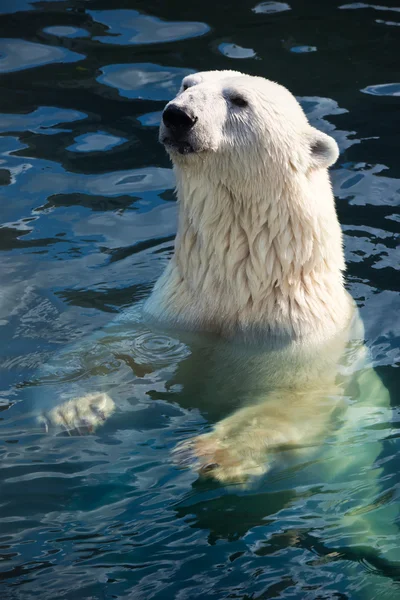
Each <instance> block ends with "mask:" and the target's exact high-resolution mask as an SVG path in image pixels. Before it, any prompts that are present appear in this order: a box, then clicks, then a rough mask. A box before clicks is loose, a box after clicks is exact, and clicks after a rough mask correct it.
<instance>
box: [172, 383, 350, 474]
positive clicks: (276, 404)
mask: <svg viewBox="0 0 400 600" xmlns="http://www.w3.org/2000/svg"><path fill="white" fill-rule="evenodd" d="M338 400H339V396H337V395H331V394H329V395H327V394H326V393H323V392H322V391H320V392H318V393H315V391H313V392H311V391H310V392H309V393H307V392H305V393H304V392H303V393H301V394H299V393H293V392H292V393H291V394H289V393H286V394H284V393H283V392H275V393H272V394H270V395H269V397H268V399H267V400H266V401H264V402H262V403H260V404H257V405H253V406H249V407H245V408H242V409H240V410H238V411H236V412H235V413H234V414H233V415H231V416H230V417H227V418H226V419H223V420H222V421H220V422H219V423H217V424H216V425H215V426H214V428H213V430H212V431H211V432H210V433H206V434H203V435H200V436H197V437H195V438H193V439H191V440H187V441H184V442H182V443H180V444H179V445H178V446H177V447H176V448H175V449H174V456H175V459H176V462H177V463H178V464H181V465H190V466H192V467H195V468H196V469H197V470H198V471H199V473H200V474H201V475H203V476H206V477H212V478H214V479H217V480H218V481H221V482H223V483H228V482H243V481H246V480H247V479H249V478H251V477H254V476H259V475H262V474H264V473H266V472H267V471H268V470H269V469H270V468H271V465H272V463H273V462H274V452H276V451H277V450H279V449H283V448H290V447H292V448H293V447H299V446H304V445H313V444H315V443H316V441H317V440H318V439H320V438H321V436H322V435H323V434H324V433H326V432H327V431H328V423H329V421H330V417H331V414H332V411H333V410H334V408H336V407H337V406H338Z"/></svg>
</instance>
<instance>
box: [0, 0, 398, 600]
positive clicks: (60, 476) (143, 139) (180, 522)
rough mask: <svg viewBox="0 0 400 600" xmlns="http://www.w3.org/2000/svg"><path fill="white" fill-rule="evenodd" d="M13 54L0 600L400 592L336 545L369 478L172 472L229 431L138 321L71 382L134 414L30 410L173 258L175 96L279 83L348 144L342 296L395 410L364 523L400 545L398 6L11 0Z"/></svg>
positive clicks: (6, 113) (363, 552) (0, 168)
mask: <svg viewBox="0 0 400 600" xmlns="http://www.w3.org/2000/svg"><path fill="white" fill-rule="evenodd" d="M0 36H1V39H0V85H1V93H0V113H1V114H0V185H1V192H2V193H1V202H0V223H1V229H0V250H1V257H0V273H1V289H0V332H1V347H0V353H1V355H0V407H1V409H2V413H1V416H2V419H1V431H0V440H1V459H2V463H1V473H0V560H1V564H0V597H1V598H2V599H4V600H8V599H10V600H11V599H12V600H14V599H19V598H36V597H37V598H40V599H41V600H42V599H43V600H53V599H54V598H58V597H60V598H61V597H62V598H65V599H68V600H81V599H96V600H98V599H99V600H100V599H101V600H103V599H104V600H105V599H107V600H109V599H111V598H118V599H122V598H132V599H133V598H134V599H135V600H136V599H143V600H147V599H150V598H151V599H153V598H154V599H157V600H158V599H160V600H161V599H162V600H170V599H171V600H172V599H174V600H175V599H179V600H184V599H189V598H190V599H192V598H199V599H200V598H202V599H203V598H216V599H218V600H221V599H223V598H241V599H243V600H244V599H246V600H250V599H252V600H255V599H261V598H293V599H296V600H303V599H331V598H340V599H346V598H350V599H352V598H356V597H357V598H358V597H363V595H366V594H368V590H373V591H372V592H371V594H372V595H370V596H368V597H369V598H371V597H374V598H379V599H381V598H390V599H392V598H393V600H395V599H396V598H399V597H400V587H399V586H400V583H399V581H400V571H399V568H398V566H396V565H391V564H389V563H388V562H387V561H385V560H384V559H383V558H382V557H381V555H380V551H379V549H380V548H381V549H382V548H383V547H385V544H386V545H388V544H389V538H378V537H376V536H375V537H374V535H373V534H371V536H370V537H369V540H368V543H367V544H365V543H364V544H363V545H361V546H359V545H356V544H354V542H350V541H348V542H343V539H344V538H343V536H341V535H340V522H339V517H337V518H336V515H339V514H340V512H341V507H343V506H346V502H347V501H348V500H349V499H350V498H351V497H352V495H353V494H354V496H357V494H358V496H357V497H359V496H360V495H361V497H362V495H363V491H362V488H361V487H360V486H358V484H357V481H354V480H353V481H352V480H349V481H342V482H339V483H337V484H336V485H328V484H326V482H324V480H323V475H322V476H320V479H319V480H318V479H315V477H314V478H313V477H312V476H311V475H310V473H312V472H313V465H312V464H303V465H300V466H298V468H297V469H292V470H291V469H289V468H288V469H286V470H285V469H282V470H281V471H279V472H275V473H274V474H272V475H271V476H268V475H267V476H266V477H264V478H263V479H262V481H260V482H258V483H257V484H255V485H254V486H253V487H251V488H249V489H245V488H242V487H239V486H225V487H224V486H221V485H218V484H216V483H212V482H211V481H201V480H198V477H197V475H196V474H195V473H194V472H192V471H191V470H185V469H179V468H177V467H176V466H175V465H174V464H173V463H172V461H171V455H170V450H171V448H173V446H174V445H175V444H176V442H178V441H179V440H182V439H185V438H186V437H187V436H189V435H193V434H196V433H199V432H201V431H203V430H204V428H206V427H207V423H208V421H209V420H211V419H212V418H215V415H214V416H213V415H212V410H211V409H210V407H208V408H207V410H206V409H205V407H204V406H203V405H201V404H200V405H199V404H198V403H196V401H195V400H193V402H192V403H191V399H190V398H187V401H186V404H185V405H182V403H181V404H178V403H177V402H176V393H177V390H176V389H175V387H176V386H175V387H174V385H173V384H171V378H172V375H173V370H174V369H173V366H174V364H175V363H176V362H177V361H179V360H181V359H184V358H185V356H186V353H187V352H188V349H187V348H186V347H184V346H182V345H179V344H178V343H176V344H175V343H174V342H173V341H171V340H166V338H162V337H161V338H159V339H155V338H151V339H148V338H146V335H145V334H143V333H142V334H139V333H138V332H136V334H135V335H133V334H132V336H130V334H129V327H128V325H127V336H126V338H125V339H119V340H118V344H119V346H118V351H117V350H115V352H113V353H112V354H111V355H109V354H107V356H105V357H104V356H103V354H102V353H101V352H100V351H99V353H98V355H97V354H96V356H94V357H93V352H94V351H93V348H91V346H90V343H89V347H88V349H87V350H85V351H84V352H83V351H80V354H79V361H78V362H79V365H78V367H77V368H76V373H77V375H76V378H77V379H79V377H81V378H82V377H84V376H85V373H87V367H86V366H85V365H86V363H85V361H86V356H90V360H91V368H92V369H93V361H94V362H95V364H96V369H97V371H96V369H95V371H96V372H95V373H94V375H93V376H96V377H100V378H104V377H108V378H109V379H108V380H109V381H113V377H115V378H117V377H118V386H119V387H118V390H119V394H120V396H121V397H123V400H124V401H125V402H126V404H127V405H129V407H128V408H127V411H126V413H124V412H123V411H122V415H124V414H129V418H126V419H125V417H123V416H122V418H121V416H120V418H119V419H117V420H116V421H112V420H111V421H110V422H109V423H108V424H106V425H105V426H104V427H103V428H100V429H99V430H98V431H97V432H96V433H95V434H93V435H83V436H72V437H69V436H65V435H53V434H51V433H49V434H48V435H46V434H45V432H44V431H43V430H42V429H40V428H39V427H38V426H37V424H36V422H35V421H34V419H33V418H31V415H32V405H33V404H32V403H33V402H34V400H33V398H36V399H38V398H39V401H40V400H41V399H43V402H46V403H47V405H48V406H51V405H56V403H57V402H59V400H60V397H61V396H62V393H63V389H64V388H63V386H64V385H65V378H64V379H63V378H62V377H61V376H60V377H59V378H57V377H53V378H52V379H51V380H50V381H44V380H41V379H40V378H38V376H37V373H38V370H40V369H43V366H45V365H47V364H50V363H51V362H52V361H54V360H55V357H56V356H57V355H58V353H59V352H60V351H61V350H63V349H65V348H66V347H67V346H68V347H69V345H70V344H72V343H76V344H77V346H76V347H78V348H81V347H83V345H84V340H86V339H88V338H89V339H90V335H91V334H94V333H95V332H98V331H99V330H100V329H101V328H102V326H104V325H106V324H107V323H109V322H110V321H111V320H112V319H113V318H114V317H115V316H116V315H117V314H120V313H122V312H123V311H124V310H125V309H127V308H128V307H132V306H135V305H136V304H137V303H138V302H140V301H141V300H143V299H144V298H145V297H146V296H147V295H148V293H149V291H150V289H151V285H152V283H153V282H154V281H155V279H156V278H157V277H158V276H159V274H160V273H161V271H162V269H163V267H164V265H165V263H166V260H167V259H168V257H169V256H170V255H171V252H172V244H173V236H174V233H175V230H176V206H175V203H174V195H173V192H172V190H173V185H174V184H173V177H172V173H171V170H170V164H169V161H168V159H167V157H166V155H165V153H164V150H163V148H162V147H161V146H160V145H159V144H158V142H157V125H158V122H159V118H160V111H161V110H162V108H163V105H164V104H165V102H166V101H167V100H168V99H169V98H171V97H172V96H173V95H174V93H175V91H176V90H177V88H178V86H179V82H180V80H181V78H182V77H183V76H185V75H186V74H188V73H191V72H193V71H197V70H209V69H213V68H215V69H237V70H243V71H246V72H249V73H251V74H255V75H263V76H266V77H268V78H270V79H273V80H276V81H279V82H280V83H282V84H284V85H286V86H287V87H289V88H290V89H291V90H292V91H293V92H294V93H295V94H296V95H297V96H298V97H299V98H300V100H301V102H302V104H303V106H304V108H305V110H306V112H307V114H308V116H309V118H310V120H311V122H312V124H313V125H315V126H317V127H318V128H320V129H322V130H324V131H326V132H328V133H330V134H331V135H333V136H334V137H335V139H336V140H337V141H338V143H339V146H340V149H341V156H340V159H339V161H338V163H337V165H336V166H335V167H334V169H333V171H332V179H333V184H334V190H335V194H336V198H337V208H338V213H339V217H340V221H341V223H342V225H343V230H344V233H345V246H346V258H347V263H348V274H347V282H348V288H349V290H350V291H351V293H352V295H353V296H354V298H355V299H356V300H357V302H358V305H359V306H360V309H361V313H362V317H363V319H364V322H365V325H366V337H367V340H368V345H369V347H370V348H371V352H372V355H373V357H374V360H375V365H376V367H377V371H378V373H379V375H380V377H381V378H382V380H383V382H384V383H385V385H386V386H387V388H388V389H389V391H390V394H391V405H392V409H393V417H392V419H393V420H392V419H388V421H387V423H386V424H385V426H384V427H383V433H382V435H381V452H380V455H379V456H378V458H377V461H376V463H375V464H374V465H371V469H372V471H373V473H374V474H375V477H376V480H377V481H378V484H379V486H378V488H377V491H376V494H375V496H374V501H373V502H372V504H370V505H369V507H368V510H369V511H370V512H373V513H376V516H377V518H378V519H380V520H381V521H382V522H384V524H385V526H386V531H388V530H389V531H390V532H391V535H390V536H389V537H390V543H391V544H392V545H394V546H396V544H397V543H398V544H399V546H400V536H399V534H398V531H399V530H398V510H397V509H398V501H399V484H400V477H399V472H400V469H399V461H400V447H399V443H398V441H399V417H398V408H399V405H400V398H399V392H398V389H399V384H400V379H399V372H400V371H399V366H400V323H399V309H400V295H399V291H400V277H399V249H398V245H399V237H398V234H399V230H400V218H399V210H398V205H399V201H400V166H399V165H400V162H399V158H400V152H399V133H400V132H399V129H400V127H399V125H400V117H399V115H400V71H399V58H398V57H399V56H400V5H396V2H392V1H390V2H389V1H388V0H385V6H381V5H375V4H374V5H372V4H371V5H369V4H366V3H348V4H345V3H341V2H338V1H337V2H336V1H325V2H321V1H317V0H303V1H302V0H289V3H283V2H263V3H259V4H257V3H256V0H251V1H248V0H242V1H240V2H239V1H237V0H233V1H227V0H222V1H221V2H215V0H214V1H212V2H211V1H209V0H203V2H201V3H197V2H184V1H183V0H179V1H177V0H170V1H168V2H160V1H156V0H147V1H146V2H144V1H136V2H134V1H133V0H113V2H108V1H106V0H66V1H63V0H59V1H57V0H43V1H37V2H35V1H34V0H0ZM135 336H136V337H135ZM85 352H86V354H85ZM132 356H133V357H134V360H133V359H132ZM96 361H97V362H96ZM174 361H175V362H174ZM150 363H152V364H153V365H154V364H156V365H157V367H158V368H157V369H156V370H154V368H150V367H149V366H148V365H149V364H150ZM211 404H212V399H211ZM375 434H376V431H375V432H374V430H373V428H372V430H371V436H372V437H373V436H374V435H375ZM338 532H339V533H338Z"/></svg>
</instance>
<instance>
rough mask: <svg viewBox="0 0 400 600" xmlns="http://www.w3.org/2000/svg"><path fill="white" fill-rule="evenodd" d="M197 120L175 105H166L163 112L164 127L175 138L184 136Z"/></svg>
mask: <svg viewBox="0 0 400 600" xmlns="http://www.w3.org/2000/svg"><path fill="white" fill-rule="evenodd" d="M196 121H197V118H196V117H194V116H193V115H191V114H190V113H189V111H188V110H186V109H183V108H181V107H179V106H177V105H176V104H168V105H167V107H166V109H165V110H164V112H163V122H164V125H165V126H166V127H167V128H168V129H169V130H170V131H172V132H173V133H174V135H175V136H181V135H184V134H185V133H186V132H187V131H189V129H191V128H192V127H193V125H194V124H195V123H196Z"/></svg>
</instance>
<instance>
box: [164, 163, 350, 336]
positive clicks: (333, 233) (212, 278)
mask: <svg viewBox="0 0 400 600" xmlns="http://www.w3.org/2000/svg"><path fill="white" fill-rule="evenodd" d="M177 175H178V177H177V192H178V200H179V206H180V208H179V225H178V233H177V238H176V244H175V255H174V257H173V259H172V263H171V269H170V271H171V272H170V275H169V276H170V277H171V278H172V280H174V281H176V286H177V287H178V288H179V289H178V290H175V292H176V294H175V293H174V296H175V298H176V299H177V300H174V302H175V304H176V312H177V318H176V320H177V321H180V323H181V324H182V325H183V326H184V327H188V328H192V329H206V330H207V329H208V330H211V331H216V332H218V333H226V334H227V335H231V334H232V335H234V334H236V333H240V332H243V333H246V332H250V333H254V332H257V331H261V333H262V334H264V333H265V331H268V332H270V333H272V334H285V335H289V336H290V337H302V336H310V335H311V334H313V333H319V334H320V335H322V337H326V336H327V335H329V334H330V333H335V332H336V331H337V329H338V328H341V327H343V326H345V324H346V322H347V321H348V318H349V313H350V304H349V297H348V295H347V293H346V292H345V289H344V286H343V277H342V271H343V269H344V258H343V249H342V235H341V230H340V226H339V223H338V220H337V216H336V212H335V206H334V199H333V195H332V191H331V186H330V182H329V177H328V174H327V173H326V172H324V171H318V172H315V173H313V174H311V176H308V177H306V176H304V178H303V180H300V181H296V182H295V183H293V182H292V181H291V182H290V186H289V185H286V184H285V185H283V186H282V187H281V188H280V189H278V188H275V189H274V190H273V191H272V192H270V193H268V191H267V190H268V189H271V187H272V186H269V185H268V184H267V183H265V184H264V186H262V185H261V186H258V188H259V189H257V187H256V186H255V185H251V186H250V187H248V188H247V189H242V190H240V189H238V190H236V191H235V192H233V191H231V190H229V189H228V188H227V187H225V186H224V185H222V184H221V183H217V184H214V185H213V184H212V183H211V182H206V183H205V181H204V178H201V179H200V178H199V179H197V180H196V178H195V177H193V175H190V176H187V175H186V174H185V172H182V173H179V172H178V173H177ZM172 271H173V272H172ZM180 295H181V297H180ZM180 303H181V304H180ZM179 312H180V318H179Z"/></svg>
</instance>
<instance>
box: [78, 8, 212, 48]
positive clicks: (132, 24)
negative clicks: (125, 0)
mask: <svg viewBox="0 0 400 600" xmlns="http://www.w3.org/2000/svg"><path fill="white" fill-rule="evenodd" d="M87 12H88V14H89V15H90V16H91V17H92V18H93V20H94V21H96V22H97V23H102V24H103V25H106V26H107V29H108V31H107V35H102V36H98V37H96V38H94V39H95V40H98V41H99V42H102V43H103V44H118V45H124V46H128V45H133V44H158V43H165V42H174V41H176V40H183V39H186V38H192V37H198V36H200V35H204V34H205V33H207V32H208V31H209V30H210V28H209V26H208V25H207V24H206V23H200V22H196V21H163V20H161V19H158V18H157V17H150V16H147V15H141V14H140V13H139V12H138V11H137V10H89V11H87Z"/></svg>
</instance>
